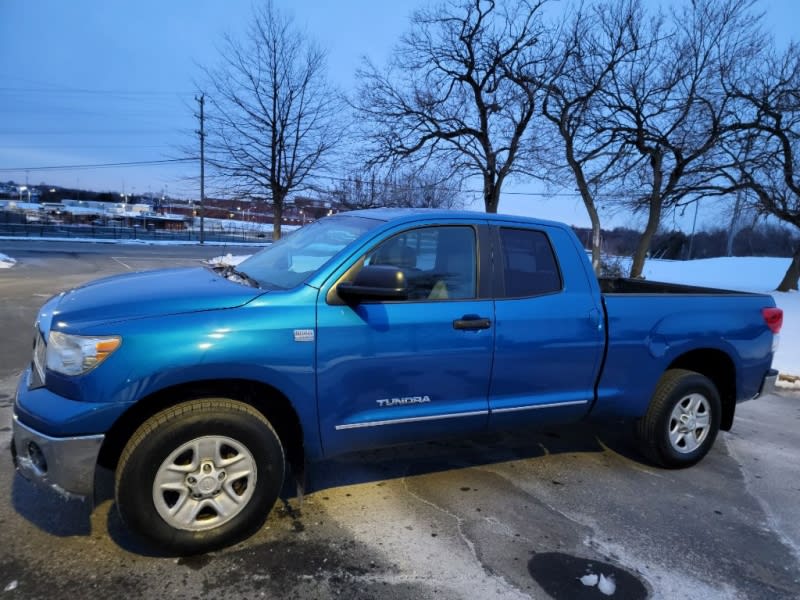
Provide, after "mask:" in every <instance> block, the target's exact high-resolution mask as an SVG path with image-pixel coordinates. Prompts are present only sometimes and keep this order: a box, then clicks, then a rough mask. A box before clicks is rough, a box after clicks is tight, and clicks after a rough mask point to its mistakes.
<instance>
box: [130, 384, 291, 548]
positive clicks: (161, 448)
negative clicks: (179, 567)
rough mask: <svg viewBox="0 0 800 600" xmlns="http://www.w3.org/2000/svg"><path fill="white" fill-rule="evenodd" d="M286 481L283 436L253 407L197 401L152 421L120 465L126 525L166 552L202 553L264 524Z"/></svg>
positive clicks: (133, 440) (216, 400)
mask: <svg viewBox="0 0 800 600" xmlns="http://www.w3.org/2000/svg"><path fill="white" fill-rule="evenodd" d="M283 477H284V456H283V448H282V446H281V443H280V440H279V439H278V436H277V434H276V433H275V430H274V429H273V428H272V426H271V425H270V424H269V422H268V421H267V420H266V419H265V418H264V416H263V415H262V414H261V413H259V412H258V411H256V410H255V409H254V408H252V407H251V406H249V405H247V404H244V403H242V402H238V401H235V400H230V399H226V398H206V399H200V400H191V401H189V402H184V403H182V404H178V405H176V406H173V407H171V408H169V409H166V410H164V411H162V412H160V413H157V414H156V415H154V416H152V417H151V418H150V419H148V420H147V421H145V422H144V423H143V424H142V425H141V426H140V427H139V429H137V430H136V432H135V433H134V434H133V436H132V437H131V439H130V441H129V442H128V444H127V445H126V446H125V449H124V450H123V452H122V456H121V458H120V461H119V465H118V467H117V475H116V503H117V508H118V510H119V513H120V515H121V516H122V519H123V521H125V523H126V524H127V525H128V526H129V527H130V528H131V529H132V530H133V531H134V532H136V533H138V534H140V535H142V536H143V537H145V538H148V539H149V540H150V541H152V542H154V543H155V544H156V545H158V546H159V547H160V548H162V549H164V550H167V551H170V552H175V553H178V554H198V553H202V552H207V551H209V550H213V549H215V548H219V547H222V546H226V545H229V544H232V543H234V542H237V541H239V540H241V539H243V538H244V537H246V536H248V535H250V534H252V533H253V532H255V531H256V530H257V529H258V528H260V527H261V525H263V523H264V521H265V519H266V518H267V515H268V514H269V511H270V509H271V508H272V506H273V504H274V503H275V500H276V499H277V498H278V494H279V492H280V489H281V486H282V484H283Z"/></svg>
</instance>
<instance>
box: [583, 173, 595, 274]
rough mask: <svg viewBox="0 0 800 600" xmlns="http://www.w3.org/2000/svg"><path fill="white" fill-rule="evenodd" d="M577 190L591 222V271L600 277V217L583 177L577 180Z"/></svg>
mask: <svg viewBox="0 0 800 600" xmlns="http://www.w3.org/2000/svg"><path fill="white" fill-rule="evenodd" d="M578 189H579V190H580V193H581V198H582V199H583V205H584V206H585V207H586V212H587V213H589V220H590V221H591V222H592V269H594V274H595V275H598V276H599V275H600V215H598V214H597V208H596V207H595V205H594V199H593V198H592V195H591V194H590V193H589V187H588V186H587V185H586V181H585V180H584V179H583V177H579V178H578Z"/></svg>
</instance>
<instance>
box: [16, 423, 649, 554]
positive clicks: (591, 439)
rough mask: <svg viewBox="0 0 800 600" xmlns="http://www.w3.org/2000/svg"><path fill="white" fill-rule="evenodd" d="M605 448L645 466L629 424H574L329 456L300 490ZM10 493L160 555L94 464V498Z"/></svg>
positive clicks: (79, 531) (32, 517)
mask: <svg viewBox="0 0 800 600" xmlns="http://www.w3.org/2000/svg"><path fill="white" fill-rule="evenodd" d="M609 450H610V451H611V452H613V453H615V454H617V455H620V456H622V457H624V458H627V459H630V460H633V461H635V462H638V463H642V464H644V459H643V458H642V457H641V456H640V455H639V454H638V453H637V451H636V447H635V443H634V439H633V436H632V434H631V431H630V427H628V426H623V425H620V426H604V427H598V426H596V425H586V424H578V425H572V426H561V427H558V428H548V429H541V430H529V431H522V432H521V431H517V432H513V433H497V434H484V435H479V436H475V437H471V438H459V439H454V440H446V441H431V442H427V443H418V444H409V445H404V446H395V447H391V448H382V449H377V450H370V451H364V452H357V453H353V454H348V455H344V456H340V457H335V458H332V459H329V460H325V461H322V462H320V463H316V464H313V465H311V466H310V467H309V472H308V474H307V479H306V489H305V493H306V494H311V493H314V492H320V491H324V490H328V489H333V488H340V487H346V486H350V485H358V484H363V483H376V482H380V481H387V480H392V479H400V478H403V477H407V476H410V475H415V476H416V475H427V474H435V473H441V472H446V471H453V470H458V469H466V468H470V467H479V466H490V465H493V464H499V463H505V462H511V461H518V460H528V459H537V458H546V457H547V456H548V455H556V454H564V453H570V454H586V453H603V452H606V451H609ZM11 499H12V504H13V506H14V509H15V510H16V512H17V513H18V514H19V515H20V516H22V517H23V518H25V519H26V520H28V521H29V522H30V523H32V524H33V525H35V526H36V527H38V528H39V529H41V530H42V531H44V532H46V533H48V534H50V535H53V536H57V537H73V536H90V535H91V534H92V518H93V517H92V515H93V512H94V511H95V510H99V509H100V507H102V508H104V509H105V510H107V516H106V524H107V531H108V535H109V536H110V537H111V538H112V540H113V541H114V542H115V543H116V544H117V545H118V546H120V547H121V548H122V549H124V550H126V551H129V552H133V553H135V554H140V555H144V556H165V554H164V553H163V552H160V551H159V550H158V549H157V548H153V547H152V546H149V545H147V544H146V543H145V542H141V541H139V540H138V539H137V538H135V537H134V536H132V535H131V534H130V533H129V532H128V530H127V529H126V527H125V525H124V523H123V522H122V521H121V519H120V517H119V515H118V513H117V510H116V506H115V505H114V503H113V499H114V478H113V473H112V472H110V471H107V470H105V469H98V474H97V476H96V479H95V498H94V502H92V500H91V499H87V500H80V499H71V498H66V497H64V498H62V497H59V496H57V495H56V494H54V493H52V492H50V491H49V490H45V489H43V488H41V487H40V486H37V485H35V484H32V483H30V482H28V481H26V480H25V479H24V478H22V477H21V476H20V475H18V474H17V475H15V476H14V480H13V490H12V495H11ZM108 501H111V503H110V504H109V502H108ZM293 503H294V504H295V505H296V504H298V503H299V499H298V498H297V492H296V487H295V483H294V481H293V480H292V478H291V477H290V476H287V480H286V482H285V485H284V488H283V491H282V494H281V498H280V499H279V501H278V505H277V506H278V507H279V510H282V511H284V512H285V513H286V516H288V517H289V518H294V517H293V516H292V515H293V512H292V511H293V508H292V504H293ZM95 507H98V508H95ZM280 507H282V508H280ZM298 522H299V521H298Z"/></svg>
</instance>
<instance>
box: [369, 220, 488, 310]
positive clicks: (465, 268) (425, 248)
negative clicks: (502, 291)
mask: <svg viewBox="0 0 800 600" xmlns="http://www.w3.org/2000/svg"><path fill="white" fill-rule="evenodd" d="M475 250H476V244H475V231H474V230H473V228H472V227H466V226H440V227H422V228H420V229H413V230H410V231H405V232H403V233H400V234H397V235H395V236H394V237H392V238H390V239H388V240H386V241H385V242H382V243H381V244H380V245H378V246H377V247H375V248H374V249H373V250H372V251H370V252H369V253H368V254H367V255H366V256H365V257H364V261H363V264H364V265H388V266H392V267H397V268H398V269H402V270H403V272H404V273H405V275H406V281H407V282H408V287H409V292H410V293H409V300H460V299H466V298H474V297H475V295H476V294H475V290H476V285H477V262H476V257H475V254H476V253H475Z"/></svg>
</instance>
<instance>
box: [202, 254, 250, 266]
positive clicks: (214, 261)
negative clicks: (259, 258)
mask: <svg viewBox="0 0 800 600" xmlns="http://www.w3.org/2000/svg"><path fill="white" fill-rule="evenodd" d="M251 256H252V254H241V255H238V256H234V255H233V254H231V253H230V252H229V253H228V254H225V255H223V256H215V257H214V258H209V259H208V260H207V261H206V262H207V263H208V264H210V265H214V266H218V267H228V266H234V267H235V266H236V265H238V264H239V263H241V262H243V261H244V260H246V259H248V258H250V257H251Z"/></svg>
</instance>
